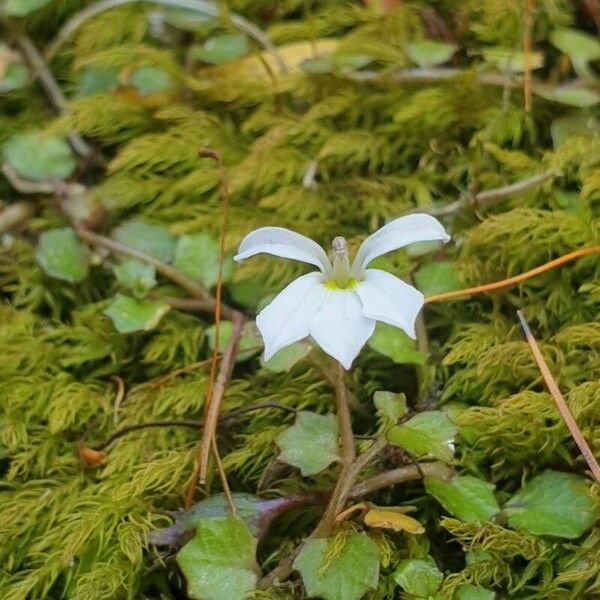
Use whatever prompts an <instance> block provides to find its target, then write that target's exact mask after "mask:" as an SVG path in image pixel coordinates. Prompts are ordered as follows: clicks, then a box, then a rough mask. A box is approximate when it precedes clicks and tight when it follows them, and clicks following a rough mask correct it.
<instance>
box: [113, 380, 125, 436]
mask: <svg viewBox="0 0 600 600" xmlns="http://www.w3.org/2000/svg"><path fill="white" fill-rule="evenodd" d="M111 380H112V381H113V382H114V384H115V385H116V386H117V394H116V396H115V403H114V405H113V425H114V426H115V427H116V426H117V425H118V424H119V408H121V402H123V398H125V383H124V382H123V379H122V378H121V377H119V376H118V375H112V376H111Z"/></svg>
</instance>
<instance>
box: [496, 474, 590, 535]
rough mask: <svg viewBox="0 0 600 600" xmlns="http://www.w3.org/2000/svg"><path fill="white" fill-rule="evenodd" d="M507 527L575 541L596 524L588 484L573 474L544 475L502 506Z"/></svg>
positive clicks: (532, 481)
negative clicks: (506, 517)
mask: <svg viewBox="0 0 600 600" xmlns="http://www.w3.org/2000/svg"><path fill="white" fill-rule="evenodd" d="M503 512H504V513H505V514H506V515H507V516H508V524H509V525H510V526H511V527H514V528H515V529H524V530H525V531H528V532H529V533H533V534H534V535H552V536H555V537H560V538H566V539H569V540H571V539H575V538H578V537H579V536H580V535H581V534H583V533H584V532H585V531H587V530H588V529H590V527H592V525H594V523H595V522H596V521H597V520H598V508H597V506H596V504H595V503H594V501H593V500H592V498H591V496H590V484H589V482H588V481H587V480H585V479H584V478H583V477H579V476H578V475H574V474H573V473H561V472H558V471H550V470H548V471H544V472H543V473H542V474H541V475H538V476H537V477H534V478H533V479H532V480H531V481H529V482H528V483H527V484H526V485H525V487H524V488H523V489H522V490H521V491H519V492H517V493H516V494H515V495H514V496H513V497H512V498H511V499H510V500H509V501H508V502H507V503H506V504H505V505H504V509H503Z"/></svg>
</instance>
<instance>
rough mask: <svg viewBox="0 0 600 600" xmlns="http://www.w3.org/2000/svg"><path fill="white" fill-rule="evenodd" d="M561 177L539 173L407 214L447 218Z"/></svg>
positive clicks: (549, 173)
mask: <svg viewBox="0 0 600 600" xmlns="http://www.w3.org/2000/svg"><path fill="white" fill-rule="evenodd" d="M559 175H560V173H557V172H556V171H547V172H545V173H539V174H538V175H533V176H532V177H528V178H527V179H523V180H521V181H516V182H515V183H510V184H509V185H504V186H502V187H498V188H493V189H491V190H484V191H482V192H478V193H476V194H468V193H465V194H463V196H462V197H461V198H460V199H458V200H456V201H455V202H452V203H451V204H447V205H445V206H433V207H431V208H427V207H423V208H414V209H411V210H409V211H407V212H406V213H405V214H412V213H426V214H428V215H431V216H432V217H445V216H448V215H451V214H454V213H456V212H459V211H460V210H462V209H463V208H467V207H469V206H473V207H477V208H487V207H489V206H492V205H494V204H495V203H496V202H498V201H500V200H503V199H504V198H508V197H510V196H514V195H515V194H521V193H522V192H526V191H527V190H529V189H531V188H534V187H537V186H538V185H540V184H542V183H544V182H545V181H548V180H549V179H554V178H555V177H558V176H559Z"/></svg>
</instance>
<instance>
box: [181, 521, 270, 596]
mask: <svg viewBox="0 0 600 600" xmlns="http://www.w3.org/2000/svg"><path fill="white" fill-rule="evenodd" d="M255 555H256V538H254V537H253V536H252V533H250V530H249V529H248V527H247V525H246V524H245V523H244V521H242V520H241V519H240V518H238V517H233V516H230V517H225V518H212V519H201V520H200V521H199V522H198V527H197V530H196V536H195V537H194V539H193V540H192V541H190V542H188V543H187V544H186V545H185V546H184V547H183V548H182V549H181V550H180V551H179V552H178V553H177V564H178V565H179V567H180V569H181V571H182V572H183V574H184V576H185V578H186V580H187V583H188V594H189V596H190V598H194V599H195V600H245V599H246V598H248V596H249V595H250V592H252V590H254V588H255V587H256V581H257V579H258V574H259V567H258V565H257V564H256V558H255Z"/></svg>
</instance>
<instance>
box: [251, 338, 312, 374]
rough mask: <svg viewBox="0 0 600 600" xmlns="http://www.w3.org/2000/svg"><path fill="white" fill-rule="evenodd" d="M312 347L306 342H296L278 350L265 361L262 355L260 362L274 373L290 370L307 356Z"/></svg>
mask: <svg viewBox="0 0 600 600" xmlns="http://www.w3.org/2000/svg"><path fill="white" fill-rule="evenodd" d="M311 350H312V347H311V346H310V344H306V343H304V342H296V343H295V344H292V345H291V346H287V347H286V348H282V349H281V350H279V352H276V353H275V354H274V355H273V356H272V357H271V358H270V359H269V360H267V361H265V360H264V359H263V358H262V356H261V358H260V364H261V365H262V366H263V367H264V368H265V369H266V370H267V371H271V372H272V373H285V372H287V371H289V370H290V369H291V368H292V367H293V366H294V365H295V364H296V363H298V362H300V361H301V360H302V359H303V358H304V357H305V356H307V355H308V354H309V353H310V351H311Z"/></svg>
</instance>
